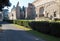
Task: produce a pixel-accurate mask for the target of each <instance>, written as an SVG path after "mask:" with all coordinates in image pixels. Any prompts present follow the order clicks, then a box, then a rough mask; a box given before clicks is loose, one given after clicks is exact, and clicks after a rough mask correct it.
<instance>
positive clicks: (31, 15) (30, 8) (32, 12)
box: [26, 3, 36, 19]
mask: <svg viewBox="0 0 60 41" xmlns="http://www.w3.org/2000/svg"><path fill="white" fill-rule="evenodd" d="M26 10H27V11H26V13H27V15H26V17H27V19H35V17H36V13H35V6H34V5H33V4H32V3H29V4H28V7H27V8H26Z"/></svg>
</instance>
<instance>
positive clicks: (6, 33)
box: [0, 24, 44, 41]
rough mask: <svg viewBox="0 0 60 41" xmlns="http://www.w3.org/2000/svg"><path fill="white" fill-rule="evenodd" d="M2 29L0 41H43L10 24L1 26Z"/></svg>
mask: <svg viewBox="0 0 60 41" xmlns="http://www.w3.org/2000/svg"><path fill="white" fill-rule="evenodd" d="M2 29H4V30H3V32H0V41H44V40H42V39H39V38H37V37H35V36H34V35H31V34H29V33H27V32H26V31H24V30H22V29H18V28H16V26H13V25H12V24H3V25H2Z"/></svg>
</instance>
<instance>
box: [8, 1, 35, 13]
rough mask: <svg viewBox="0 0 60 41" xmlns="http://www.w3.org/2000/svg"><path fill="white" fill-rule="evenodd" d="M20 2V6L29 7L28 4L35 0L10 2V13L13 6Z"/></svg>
mask: <svg viewBox="0 0 60 41" xmlns="http://www.w3.org/2000/svg"><path fill="white" fill-rule="evenodd" d="M18 1H19V6H21V7H22V6H25V7H27V6H28V3H32V2H33V1H34V0H10V2H11V4H12V5H11V7H9V12H10V11H11V9H12V7H13V5H15V6H16V5H17V3H18Z"/></svg>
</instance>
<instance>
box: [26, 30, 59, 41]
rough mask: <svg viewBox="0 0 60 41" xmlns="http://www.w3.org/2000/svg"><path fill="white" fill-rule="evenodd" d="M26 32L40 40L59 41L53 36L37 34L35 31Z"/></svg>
mask: <svg viewBox="0 0 60 41" xmlns="http://www.w3.org/2000/svg"><path fill="white" fill-rule="evenodd" d="M27 32H28V33H30V34H33V35H35V36H36V37H39V38H42V39H44V40H47V41H60V38H59V37H55V36H52V35H48V34H44V33H42V32H37V31H34V30H30V31H27Z"/></svg>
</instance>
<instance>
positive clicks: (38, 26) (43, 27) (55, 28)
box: [14, 20, 60, 37]
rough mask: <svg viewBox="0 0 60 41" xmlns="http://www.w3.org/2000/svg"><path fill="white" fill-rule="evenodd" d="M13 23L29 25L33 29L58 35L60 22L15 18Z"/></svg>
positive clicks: (59, 33)
mask: <svg viewBox="0 0 60 41" xmlns="http://www.w3.org/2000/svg"><path fill="white" fill-rule="evenodd" d="M14 23H15V24H18V25H21V26H25V27H31V28H32V29H33V30H36V31H39V32H42V33H45V34H50V35H54V36H57V37H60V23H59V22H49V21H28V20H27V21H25V20H15V21H14Z"/></svg>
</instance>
